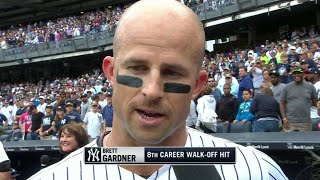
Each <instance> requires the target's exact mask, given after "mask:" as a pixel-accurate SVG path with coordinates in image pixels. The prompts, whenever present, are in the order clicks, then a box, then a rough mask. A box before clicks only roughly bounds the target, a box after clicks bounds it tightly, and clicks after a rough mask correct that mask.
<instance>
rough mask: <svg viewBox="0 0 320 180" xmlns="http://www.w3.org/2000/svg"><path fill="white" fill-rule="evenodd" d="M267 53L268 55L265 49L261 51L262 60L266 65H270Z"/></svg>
mask: <svg viewBox="0 0 320 180" xmlns="http://www.w3.org/2000/svg"><path fill="white" fill-rule="evenodd" d="M266 53H267V50H265V49H263V50H262V51H261V55H260V60H261V61H264V62H265V64H269V63H270V58H268V57H267V55H266Z"/></svg>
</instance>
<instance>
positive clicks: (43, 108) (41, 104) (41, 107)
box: [37, 96, 47, 114]
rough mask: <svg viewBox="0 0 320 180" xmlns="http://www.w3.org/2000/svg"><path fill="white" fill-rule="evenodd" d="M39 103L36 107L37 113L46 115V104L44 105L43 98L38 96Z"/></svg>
mask: <svg viewBox="0 0 320 180" xmlns="http://www.w3.org/2000/svg"><path fill="white" fill-rule="evenodd" d="M39 101H40V104H39V105H38V106H37V109H38V111H39V112H42V113H43V114H45V113H46V106H47V103H45V97H44V96H40V97H39Z"/></svg>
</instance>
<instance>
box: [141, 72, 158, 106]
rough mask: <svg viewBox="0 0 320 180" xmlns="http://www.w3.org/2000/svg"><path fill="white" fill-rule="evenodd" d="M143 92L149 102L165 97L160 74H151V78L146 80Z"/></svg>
mask: <svg viewBox="0 0 320 180" xmlns="http://www.w3.org/2000/svg"><path fill="white" fill-rule="evenodd" d="M141 91H142V93H143V95H144V96H145V97H146V98H147V99H149V100H156V99H158V98H161V97H163V95H164V92H163V81H162V80H161V76H160V73H159V72H152V73H150V76H149V77H148V78H145V79H144V82H143V86H142V89H141Z"/></svg>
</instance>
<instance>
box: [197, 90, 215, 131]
mask: <svg viewBox="0 0 320 180" xmlns="http://www.w3.org/2000/svg"><path fill="white" fill-rule="evenodd" d="M202 95H203V96H202V97H201V98H199V99H198V104H197V112H198V119H197V123H196V129H198V130H201V131H203V132H205V133H215V132H216V131H217V118H218V115H217V114H216V106H217V101H216V100H215V97H214V95H212V88H211V87H210V86H209V85H206V86H205V87H204V89H203V90H202Z"/></svg>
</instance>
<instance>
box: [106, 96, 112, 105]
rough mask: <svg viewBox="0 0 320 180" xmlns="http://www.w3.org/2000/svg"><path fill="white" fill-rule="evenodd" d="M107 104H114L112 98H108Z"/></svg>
mask: <svg viewBox="0 0 320 180" xmlns="http://www.w3.org/2000/svg"><path fill="white" fill-rule="evenodd" d="M107 102H108V104H111V103H112V96H107Z"/></svg>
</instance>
